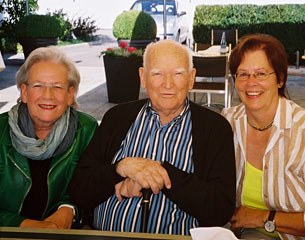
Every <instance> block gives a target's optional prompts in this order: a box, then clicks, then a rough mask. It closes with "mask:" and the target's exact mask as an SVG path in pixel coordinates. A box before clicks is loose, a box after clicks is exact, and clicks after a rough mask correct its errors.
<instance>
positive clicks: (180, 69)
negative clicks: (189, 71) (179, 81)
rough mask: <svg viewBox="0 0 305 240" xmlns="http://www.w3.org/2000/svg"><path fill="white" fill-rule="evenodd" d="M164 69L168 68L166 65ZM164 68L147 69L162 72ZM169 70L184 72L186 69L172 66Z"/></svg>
mask: <svg viewBox="0 0 305 240" xmlns="http://www.w3.org/2000/svg"><path fill="white" fill-rule="evenodd" d="M164 68H165V69H166V70H168V68H167V67H164ZM164 68H151V69H150V70H149V71H150V72H162V71H164ZM171 71H175V72H185V71H186V69H185V68H184V67H178V68H173V69H171Z"/></svg>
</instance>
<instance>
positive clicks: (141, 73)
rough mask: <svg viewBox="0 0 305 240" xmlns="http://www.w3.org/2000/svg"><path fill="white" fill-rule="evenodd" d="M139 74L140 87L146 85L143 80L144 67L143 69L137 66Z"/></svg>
mask: <svg viewBox="0 0 305 240" xmlns="http://www.w3.org/2000/svg"><path fill="white" fill-rule="evenodd" d="M139 76H140V81H141V87H142V88H145V87H146V82H145V69H144V67H140V68H139Z"/></svg>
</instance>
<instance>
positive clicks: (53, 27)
mask: <svg viewBox="0 0 305 240" xmlns="http://www.w3.org/2000/svg"><path fill="white" fill-rule="evenodd" d="M64 30H65V29H64V26H63V25H62V24H61V21H60V20H59V19H58V18H57V17H55V16H50V15H28V16H25V17H23V18H21V19H20V21H19V22H18V23H17V25H16V34H17V38H18V39H20V38H58V37H60V36H62V35H63V34H64Z"/></svg>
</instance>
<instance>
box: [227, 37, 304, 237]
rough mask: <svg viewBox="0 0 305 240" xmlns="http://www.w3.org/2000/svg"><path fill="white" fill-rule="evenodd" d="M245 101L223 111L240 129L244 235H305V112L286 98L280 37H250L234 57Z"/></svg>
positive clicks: (237, 219)
mask: <svg viewBox="0 0 305 240" xmlns="http://www.w3.org/2000/svg"><path fill="white" fill-rule="evenodd" d="M229 64H230V71H231V73H232V74H233V75H234V77H235V87H236V90H237V93H238V95H239V98H240V100H241V104H239V105H238V106H235V107H232V108H228V109H225V110H224V111H223V115H224V116H225V117H226V118H227V119H228V121H229V122H230V123H231V126H232V128H233V131H234V143H235V157H236V169H237V198H236V199H237V208H236V210H235V214H234V216H233V217H232V219H231V228H232V230H239V232H240V234H241V236H240V237H241V238H242V239H304V238H301V236H305V227H304V223H305V219H304V210H305V110H304V109H302V108H301V107H300V106H298V105H297V104H296V103H294V102H292V101H290V100H288V99H287V98H285V84H286V81H287V67H288V66H287V56H286V53H285V49H284V47H283V45H282V44H281V43H280V41H278V40H277V39H276V38H274V37H272V36H269V35H263V34H256V35H248V36H245V37H243V38H242V39H240V41H239V44H238V45H237V46H236V47H235V48H234V49H233V51H232V53H231V55H230V63H229Z"/></svg>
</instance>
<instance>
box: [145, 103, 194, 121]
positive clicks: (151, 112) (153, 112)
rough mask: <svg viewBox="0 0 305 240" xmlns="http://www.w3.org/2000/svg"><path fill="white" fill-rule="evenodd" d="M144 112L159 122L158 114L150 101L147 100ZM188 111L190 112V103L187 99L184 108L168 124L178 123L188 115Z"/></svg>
mask: <svg viewBox="0 0 305 240" xmlns="http://www.w3.org/2000/svg"><path fill="white" fill-rule="evenodd" d="M145 110H146V113H147V115H148V116H155V117H157V119H158V120H159V121H160V119H159V114H158V112H157V111H156V110H154V109H153V108H152V103H151V100H150V99H148V101H147V103H146V106H145ZM189 110H190V101H189V99H188V98H186V99H185V101H184V107H183V109H182V111H181V112H180V114H179V115H178V116H177V117H175V118H174V119H173V120H172V121H170V122H169V123H168V124H173V123H178V122H180V121H181V120H182V119H183V117H184V116H185V115H186V114H187V113H188V111H189Z"/></svg>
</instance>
